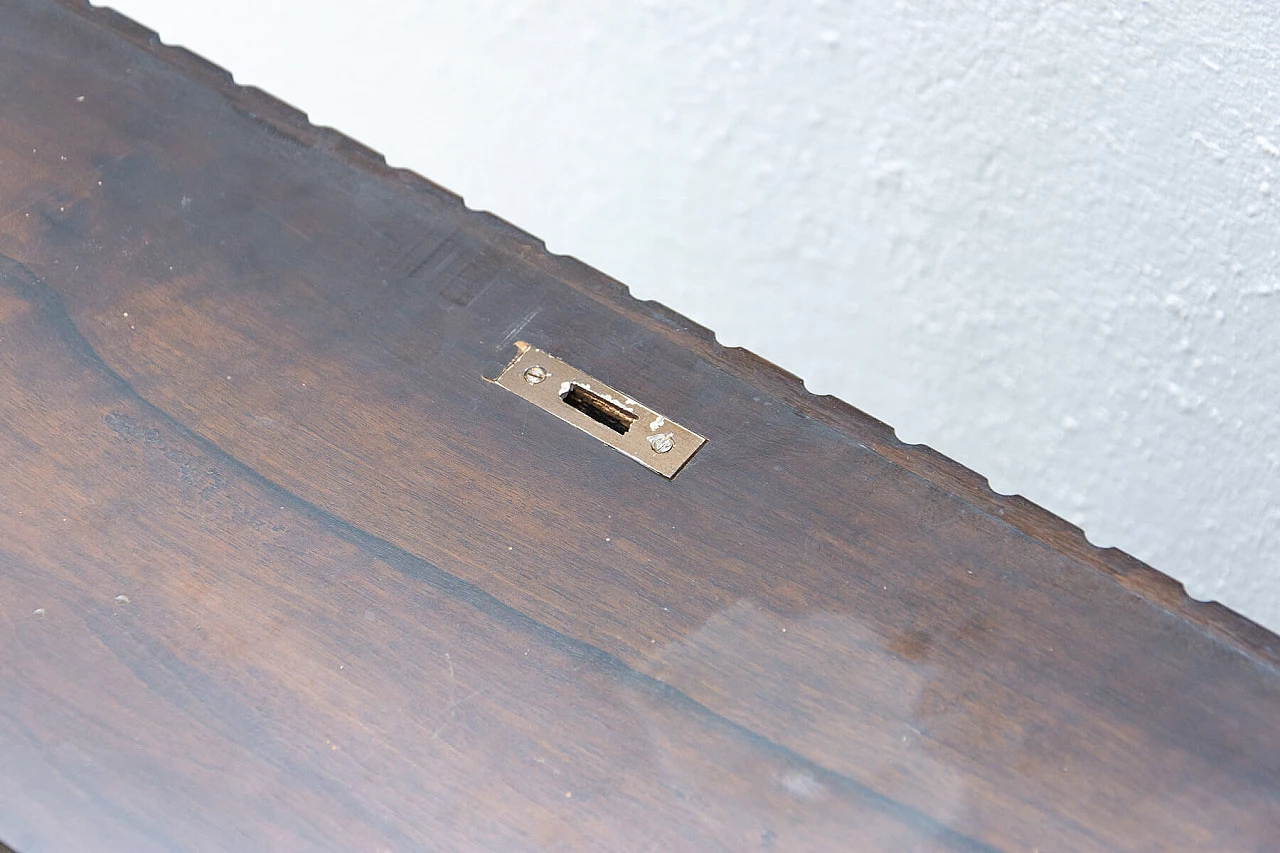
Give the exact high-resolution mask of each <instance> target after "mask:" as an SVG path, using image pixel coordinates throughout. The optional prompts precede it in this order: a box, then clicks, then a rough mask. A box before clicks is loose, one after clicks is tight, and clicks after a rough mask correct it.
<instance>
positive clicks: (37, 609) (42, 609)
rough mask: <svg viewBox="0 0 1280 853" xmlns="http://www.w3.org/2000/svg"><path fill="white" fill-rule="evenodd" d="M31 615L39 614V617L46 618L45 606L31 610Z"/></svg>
mask: <svg viewBox="0 0 1280 853" xmlns="http://www.w3.org/2000/svg"><path fill="white" fill-rule="evenodd" d="M31 615H32V616H37V617H39V618H41V619H43V618H44V608H43V607H37V608H36V609H35V610H33V611H31Z"/></svg>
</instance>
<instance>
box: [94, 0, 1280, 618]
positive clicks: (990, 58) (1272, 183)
mask: <svg viewBox="0 0 1280 853" xmlns="http://www.w3.org/2000/svg"><path fill="white" fill-rule="evenodd" d="M114 5H115V6H116V8H118V9H120V10H121V11H123V12H125V13H126V14H129V15H132V16H133V17H136V18H137V19H139V20H141V21H143V22H144V23H147V24H148V25H149V26H151V27H152V28H153V29H157V30H159V31H160V33H161V35H162V36H163V37H164V38H165V40H166V41H167V42H169V43H179V44H183V45H186V46H188V47H190V48H192V49H194V50H196V51H197V52H200V53H203V54H205V55H206V56H208V57H209V58H211V59H213V60H214V61H216V62H218V63H220V64H222V65H224V66H226V67H228V68H229V69H231V70H232V71H234V72H235V74H236V78H237V80H239V81H240V82H242V83H252V84H255V85H258V86H261V87H262V88H264V89H267V90H269V91H271V92H273V93H275V94H278V95H280V96H281V97H283V98H284V99H286V100H288V101H290V102H292V103H294V104H295V105H296V106H298V107H300V108H301V109H303V110H306V111H307V112H309V113H310V114H311V116H312V119H313V120H314V121H316V122H317V123H320V124H329V125H333V126H335V127H338V128H340V129H342V130H344V131H346V132H347V133H349V134H351V135H353V136H355V137H357V138H359V139H360V140H362V141H363V142H365V143H366V144H368V145H370V146H371V147H373V148H376V149H378V150H381V151H383V152H385V153H386V154H387V156H388V159H389V160H390V161H391V162H392V163H393V164H395V165H403V166H408V167H411V168H413V169H415V170H417V171H419V172H421V173H423V174H425V175H427V176H429V177H431V178H433V179H435V180H437V181H439V182H440V183H443V184H444V185H446V186H448V187H450V188H451V189H453V190H455V191H457V192H460V193H462V194H463V195H465V196H466V198H467V199H468V202H469V203H470V204H471V205H472V206H473V207H483V208H488V209H491V210H494V211H496V212H498V213H500V214H501V215H502V216H504V217H506V218H508V219H510V220H512V221H514V222H516V223H518V224H519V225H521V226H523V227H525V228H527V229H529V230H530V231H532V232H533V233H535V234H538V235H539V236H541V237H543V238H545V239H546V240H547V242H548V245H549V246H550V247H551V248H552V249H553V250H554V251H558V252H564V253H569V254H574V255H577V256H579V257H581V258H583V259H584V260H586V261H588V262H590V263H592V264H594V265H596V266H599V267H601V268H603V269H604V270H605V271H607V272H609V273H611V274H613V275H614V276H617V277H618V278H621V279H623V280H624V281H627V282H629V283H630V284H631V285H632V287H633V289H634V291H635V293H636V295H638V296H640V297H644V298H656V299H659V300H661V301H663V302H665V303H667V304H669V305H671V306H672V307H674V308H676V309H678V310H680V311H682V312H684V313H686V314H688V315H689V316H691V317H693V318H695V319H696V320H698V321H700V322H701V323H703V324H705V325H708V326H710V327H712V328H713V329H715V330H717V332H718V333H719V335H720V339H721V340H722V341H724V342H725V343H729V344H738V345H742V346H746V347H748V348H750V349H752V350H754V351H756V352H758V353H760V354H761V355H763V356H765V357H767V358H770V359H772V360H774V361H776V362H778V363H779V364H781V365H783V366H784V367H786V368H788V369H790V370H791V371H793V372H795V373H798V374H800V375H801V376H803V377H805V378H806V379H807V380H808V385H809V388H810V389H811V390H814V391H818V392H829V393H833V394H836V395H838V396H840V397H842V398H844V399H846V400H848V401H850V402H852V403H854V404H855V405H857V406H859V407H861V408H863V409H865V410H867V411H869V412H870V413H872V414H874V415H876V416H878V417H880V418H882V419H883V420H886V421H888V422H889V423H891V424H893V425H895V426H896V427H897V428H898V430H899V434H900V435H901V436H902V437H903V438H904V439H907V440H910V441H919V442H924V443H927V444H930V445H932V446H934V447H936V448H938V449H939V450H941V451H943V452H944V453H947V454H949V455H951V456H953V457H955V458H957V459H959V460H960V461H962V462H964V463H965V464H967V465H969V466H971V467H973V468H976V469H977V470H979V471H982V472H983V473H986V474H988V475H990V477H991V481H992V483H993V485H994V486H995V488H997V489H998V490H1000V491H1005V492H1020V493H1022V494H1024V495H1026V496H1028V497H1030V498H1031V499H1033V500H1035V501H1038V502H1039V503H1041V504H1043V505H1045V506H1047V507H1048V508H1050V509H1052V510H1054V511H1056V512H1058V513H1061V514H1062V515H1064V516H1066V517H1067V518H1069V519H1071V520H1072V521H1075V522H1077V523H1079V524H1081V525H1083V526H1084V527H1085V529H1086V531H1087V532H1088V534H1089V536H1090V538H1091V539H1092V540H1093V541H1094V542H1095V543H1097V544H1101V545H1117V546H1120V547H1122V548H1124V549H1125V550H1128V551H1129V552H1131V553H1133V554H1134V555H1136V556H1138V557H1141V558H1142V559H1145V560H1147V561H1149V562H1151V563H1153V564H1154V565H1155V566H1157V567H1158V568H1160V569H1163V570H1164V571H1166V572H1168V573H1169V574H1172V575H1174V576H1175V577H1177V578H1179V579H1181V580H1183V581H1185V582H1186V583H1187V586H1188V589H1189V590H1190V592H1191V593H1192V594H1193V595H1195V596H1197V597H1201V598H1217V599H1219V600H1221V601H1223V602H1225V603H1227V604H1229V605H1231V606H1232V607H1235V608H1237V609H1238V610H1240V611H1242V612H1243V613H1245V614H1246V615H1249V616H1251V617H1253V618H1254V619H1256V620H1259V621H1261V622H1263V623H1264V624H1267V625H1269V626H1270V627H1272V628H1280V260H1278V257H1277V250H1280V211H1278V209H1277V195H1280V176H1277V174H1276V173H1277V172H1278V171H1280V15H1277V11H1276V9H1275V7H1274V6H1273V4H1271V3H1268V2H1261V0H1202V2H1182V0H1151V2H1118V0H1117V2H1106V0H1073V2H1061V3H1050V2H1035V0H994V2H988V3H985V4H981V3H975V2H948V1H947V0H899V2H892V0H860V1H859V2H834V0H833V2H801V0H776V2H763V0H762V2H750V3H744V2H738V3H725V2H698V3H676V2H670V0H648V2H634V3H617V2H603V0H598V2H594V3H593V2H588V0H559V2H557V0H483V2H481V0H467V2H465V3H445V2H435V3H418V2H412V0H366V2H364V3H361V4H353V3H350V2H348V0H275V2H270V3H266V2H263V0H220V2H216V3H205V4H194V3H174V2H173V0H116V1H115V3H114ZM980 6H984V7H985V8H978V7H980Z"/></svg>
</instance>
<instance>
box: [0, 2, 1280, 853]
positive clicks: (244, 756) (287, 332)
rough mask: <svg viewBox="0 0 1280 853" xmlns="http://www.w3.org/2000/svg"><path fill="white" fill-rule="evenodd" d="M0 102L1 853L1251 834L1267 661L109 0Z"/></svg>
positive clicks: (1266, 830) (1131, 571) (1158, 838)
mask: <svg viewBox="0 0 1280 853" xmlns="http://www.w3.org/2000/svg"><path fill="white" fill-rule="evenodd" d="M0 98H2V99H3V101H2V102H3V104H4V109H3V111H2V112H0V253H2V257H0V323H2V325H0V329H3V331H2V332H0V365H2V366H3V371H2V373H0V383H3V384H4V388H3V396H2V397H0V400H3V402H2V403H0V475H2V476H0V518H2V519H3V522H2V523H3V537H2V539H0V602H4V608H3V613H2V615H0V637H3V648H5V649H6V650H10V653H8V654H6V655H4V656H3V658H0V697H3V702H2V703H0V755H3V756H5V759H4V762H5V766H4V768H3V772H0V838H3V839H4V840H5V841H7V842H8V843H9V844H11V845H14V846H15V847H16V849H18V850H19V851H22V853H28V851H36V850H62V849H76V848H83V847H93V846H105V847H111V848H119V849H130V850H146V849H201V850H203V849H259V848H270V849H315V848H317V847H325V846H331V847H333V848H335V849H389V850H414V849H421V848H423V847H431V846H434V847H438V848H441V849H503V850H518V849H545V848H555V849H565V848H569V849H586V848H591V849H596V848H599V849H616V850H647V849H663V848H673V849H691V850H714V849H726V850H743V849H757V848H758V849H770V848H772V849H790V850H814V849H832V850H850V849H867V850H885V849H940V850H1009V851H1014V850H1033V849H1040V850H1081V851H1084V850H1156V849H1160V850H1166V849H1167V850H1242V851H1245V850H1247V851H1256V850H1266V849H1274V848H1276V847H1277V845H1280V829H1278V827H1280V805H1278V802H1280V730H1278V729H1277V727H1276V725H1275V722H1276V721H1277V720H1278V719H1280V678H1277V672H1276V666H1277V660H1278V658H1277V645H1276V638H1275V637H1274V636H1273V635H1271V634H1269V633H1268V632H1266V631H1263V630H1262V629H1260V628H1258V627H1257V626H1254V625H1252V624H1250V623H1248V622H1247V621H1245V620H1243V619H1241V618H1240V617H1238V616H1236V615H1234V614H1231V613H1230V612H1229V611H1226V610H1224V609H1223V608H1220V607H1217V606H1216V605H1200V604H1196V603H1195V602H1191V601H1189V600H1187V599H1186V598H1185V596H1184V595H1183V594H1182V593H1181V590H1180V589H1179V588H1178V587H1177V586H1176V585H1175V584H1173V583H1172V582H1170V581H1168V579H1167V578H1164V577H1163V576H1160V575H1158V574H1157V573H1155V572H1154V571H1152V570H1151V569H1149V568H1147V567H1145V566H1142V565H1141V564H1138V563H1136V561H1133V560H1131V559H1130V558H1127V557H1125V556H1124V555H1120V554H1118V553H1115V552H1099V551H1096V550H1094V549H1092V548H1090V547H1089V546H1088V545H1087V543H1085V542H1084V540H1083V538H1082V537H1081V536H1080V534H1079V531H1077V530H1074V529H1073V528H1070V527H1069V526H1068V525H1066V524H1065V523H1063V522H1062V521H1060V520H1058V519H1056V518H1053V517H1052V516H1049V515H1047V514H1046V513H1044V512H1043V511H1041V510H1038V509H1037V508H1035V507H1032V506H1030V505H1029V504H1027V503H1026V502H1025V501H1021V500H1019V499H1006V498H1001V497H999V496H995V495H992V494H991V493H990V492H989V491H988V490H986V488H985V484H984V483H983V482H982V481H981V479H980V478H978V477H976V476H974V475H972V474H971V473H969V472H966V471H964V470H963V469H961V468H959V467H958V466H956V465H954V463H950V462H949V461H947V460H945V459H941V458H940V457H938V456H937V455H936V454H933V453H932V452H931V451H928V450H927V449H924V448H913V447H906V446H903V445H901V444H899V443H897V442H896V440H895V439H894V438H893V436H892V434H891V432H890V431H889V430H888V429H887V428H885V427H884V426H883V425H881V424H878V423H876V422H874V421H873V420H871V419H869V418H867V417H866V416H865V415H863V414H862V413H860V412H857V411H856V410H853V409H851V408H848V407H847V406H844V405H843V404H840V403H838V402H836V401H832V400H829V399H819V398H813V397H810V396H808V395H806V394H805V393H804V392H803V389H802V388H801V387H800V386H799V384H798V383H797V382H796V381H795V380H794V379H793V378H791V377H788V376H786V375H785V374H783V373H781V372H780V371H778V370H777V369H776V368H773V367H771V366H770V365H767V364H765V363H763V362H760V361H759V360H758V359H756V358H755V357H753V356H751V355H749V354H747V353H743V352H741V351H737V350H726V349H724V348H721V347H719V346H718V345H717V344H716V343H715V342H714V340H713V339H712V338H711V337H710V335H709V334H708V333H706V332H705V331H703V330H700V329H697V328H696V327H692V326H691V325H690V324H689V323H688V321H686V320H684V319H683V318H680V317H678V316H676V315H673V314H672V313H671V312H669V311H667V310H666V309H663V308H662V307H661V306H657V305H654V304H651V303H640V302H637V301H635V300H632V299H631V298H630V297H629V296H627V295H626V293H625V291H624V290H623V289H621V288H620V287H619V286H618V285H616V284H615V283H613V282H611V281H609V280H608V279H606V278H604V277H603V276H601V275H600V274H599V273H597V272H595V271H593V270H591V269H589V268H586V267H585V266H583V265H581V264H579V263H578V262H576V261H573V260H572V259H567V258H561V257H555V256H550V255H548V254H547V253H546V252H545V250H544V248H543V247H542V246H541V245H540V244H539V243H538V242H537V241H536V240H534V239H533V238H530V237H528V236H527V235H525V234H523V233H521V232H519V231H517V230H516V229H514V228H512V227H511V226H509V225H506V224H505V223H503V222H501V221H499V220H497V219H495V218H494V217H491V216H488V215H486V214H477V213H473V212H470V211H468V210H466V209H465V207H464V206H463V205H462V204H461V202H460V201H459V200H458V199H457V198H455V197H453V196H451V195H450V194H448V193H447V192H445V191H443V190H441V189H439V188H438V187H435V186H434V185H431V184H429V183H427V182H425V181H422V180H421V179H419V178H417V177H415V176H413V175H410V174H407V173H403V172H396V171H393V170H389V169H387V168H386V167H385V165H384V164H382V163H381V161H380V159H379V158H378V157H377V156H376V155H373V154H372V153H370V152H367V151H364V150H363V149H361V148H359V146H357V145H355V144H354V143H351V142H349V141H348V140H345V139H344V138H342V137H340V136H338V135H337V134H335V133H333V132H331V131H324V130H319V129H316V128H313V127H311V126H310V125H309V124H308V123H307V122H306V120H305V117H303V116H301V115H300V114H298V113H296V112H294V111H292V110H290V109H289V108H287V107H285V106H283V105H281V104H279V103H277V102H275V101H273V100H271V99H270V98H268V97H266V96H264V95H262V94H261V93H257V92H254V91H252V90H244V89H240V88H237V87H235V86H234V85H233V84H232V83H231V81H230V80H229V78H227V77H226V75H224V74H223V73H222V72H220V71H218V70H217V69H215V68H212V67H211V66H208V65H206V64H204V63H203V62H202V61H201V60H199V59H197V58H195V57H193V56H191V55H190V54H186V53H185V52H181V51H175V50H171V49H168V48H165V47H163V46H162V45H160V44H159V43H158V42H157V41H156V40H155V39H154V38H153V37H152V36H151V35H150V34H149V33H147V32H146V31H145V30H142V29H141V28H137V27H135V26H133V25H131V24H129V23H128V22H125V21H123V19H120V18H119V17H118V16H115V15H114V14H113V13H109V12H104V11H97V10H91V9H89V8H87V7H84V6H81V5H79V4H75V3H67V4H65V5H64V4H55V3H50V2H39V0H0ZM517 339H523V340H527V341H529V342H531V343H532V344H534V345H535V346H538V347H541V348H543V349H546V350H548V351H550V352H553V353H555V354H556V355H559V356H561V357H563V358H564V359H565V360H567V361H569V362H570V363H571V364H573V365H575V366H576V367H579V368H581V369H583V370H585V371H588V372H590V373H591V374H593V375H595V376H596V377H598V378H599V379H601V380H602V381H605V382H608V383H610V384H613V385H616V386H618V387H622V388H625V389H627V391H628V393H634V394H635V395H636V396H637V398H639V399H641V400H644V401H645V403H646V404H648V405H650V406H652V407H653V408H655V409H656V410H658V411H662V412H663V413H665V414H668V415H670V416H671V417H672V418H675V419H676V420H678V421H679V422H681V423H682V424H685V425H687V426H688V427H689V428H690V429H692V430H694V431H696V432H698V433H701V434H703V435H705V436H707V437H708V439H709V441H708V444H707V445H706V446H705V447H704V448H703V449H702V450H701V452H700V453H699V454H698V455H697V456H696V457H695V458H694V460H693V461H692V462H691V463H690V464H689V466H688V467H687V468H686V469H685V470H684V471H683V472H682V473H681V474H680V476H679V477H678V478H676V479H675V480H672V481H668V480H665V479H663V478H662V477H660V476H657V475H655V474H653V473H651V472H648V471H645V470H644V469H643V468H641V467H640V466H638V465H636V464H635V463H634V462H633V461H631V460H629V459H627V458H625V457H623V456H622V455H621V454H618V453H617V452H615V451H614V450H612V449H610V448H608V447H605V446H604V445H602V444H600V443H599V442H596V441H595V440H593V439H592V438H590V437H589V436H586V435H584V434H582V433H580V432H578V431H577V430H575V429H573V428H571V427H569V426H568V425H566V424H564V423H562V422H560V421H558V420H557V419H555V418H554V417H552V416H550V415H549V414H547V413H545V412H543V411H541V410H539V409H537V408H536V407H534V406H532V405H530V404H529V403H527V402H526V401H523V400H521V399H519V398H517V397H515V396H514V395H511V394H509V393H507V392H505V391H504V390H502V389H500V388H497V387H496V386H493V385H492V384H490V383H486V382H484V381H483V377H484V376H490V377H492V376H496V375H497V373H498V372H499V371H500V370H501V368H502V366H503V365H504V364H506V363H507V361H508V360H509V359H510V357H511V356H512V355H513V354H514V347H513V344H514V341H515V340H517Z"/></svg>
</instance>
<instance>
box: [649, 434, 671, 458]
mask: <svg viewBox="0 0 1280 853" xmlns="http://www.w3.org/2000/svg"><path fill="white" fill-rule="evenodd" d="M649 446H650V447H652V448H653V452H654V453H670V452H671V450H672V448H674V447H675V446H676V442H675V439H674V438H672V437H671V433H669V432H664V433H662V434H660V435H651V436H649Z"/></svg>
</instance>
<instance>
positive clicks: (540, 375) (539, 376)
mask: <svg viewBox="0 0 1280 853" xmlns="http://www.w3.org/2000/svg"><path fill="white" fill-rule="evenodd" d="M550 375H551V374H550V373H548V372H547V369H546V368H545V367H543V366H542V365H540V364H535V365H534V366H533V367H530V368H529V369H528V370H526V371H525V372H524V381H525V382H528V383H529V384H530V385H537V384H538V383H539V382H541V381H542V380H544V379H546V378H547V377H548V376H550Z"/></svg>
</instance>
